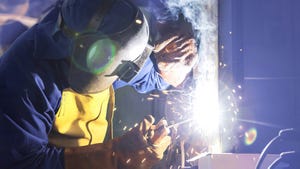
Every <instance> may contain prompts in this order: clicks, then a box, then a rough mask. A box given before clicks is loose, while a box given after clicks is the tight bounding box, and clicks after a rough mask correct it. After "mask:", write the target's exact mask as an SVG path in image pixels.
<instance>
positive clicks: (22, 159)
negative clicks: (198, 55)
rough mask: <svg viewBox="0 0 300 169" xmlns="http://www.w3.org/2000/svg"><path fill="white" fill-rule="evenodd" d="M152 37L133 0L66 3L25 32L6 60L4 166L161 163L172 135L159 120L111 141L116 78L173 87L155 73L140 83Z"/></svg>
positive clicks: (1, 66) (2, 69) (2, 73)
mask: <svg viewBox="0 0 300 169" xmlns="http://www.w3.org/2000/svg"><path fill="white" fill-rule="evenodd" d="M148 36H149V30H148V24H147V21H146V19H145V16H144V15H143V13H142V12H141V11H140V10H139V9H138V8H137V7H136V6H135V5H133V4H132V3H130V2H128V1H126V0H90V1H87V0H66V1H59V2H58V3H57V4H56V5H55V6H54V7H53V9H51V10H50V11H49V12H48V13H47V14H46V15H45V17H43V19H42V20H41V21H40V22H39V23H38V24H36V25H34V26H33V27H32V28H31V29H29V30H28V31H26V32H25V33H23V34H22V35H21V36H20V37H19V38H18V39H17V40H16V41H15V42H14V44H13V45H12V46H11V47H10V48H9V49H8V50H7V51H6V52H5V54H4V55H3V56H2V57H1V60H0V79H1V81H0V134H1V139H0V145H1V146H0V153H1V158H0V168H30V169H35V168H42V169H48V168H51V169H60V168H65V169H69V168H80V169H83V168H88V169H94V168H105V169H109V168H122V169H123V168H124V169H126V168H131V169H134V168H150V167H151V166H152V165H154V164H155V163H156V162H158V161H159V160H160V159H161V158H162V156H163V152H164V151H165V149H166V148H167V146H168V145H169V144H170V137H169V136H167V133H168V131H167V128H165V127H164V126H165V124H164V123H159V124H157V125H154V118H153V117H152V116H147V117H145V119H144V120H142V121H141V122H140V123H139V125H137V126H136V127H134V128H133V129H132V130H131V131H129V132H128V133H126V134H125V135H124V136H121V137H119V138H114V139H113V138H112V117H113V108H114V89H113V86H112V84H113V83H114V82H115V81H116V80H118V81H124V82H125V83H128V84H132V85H133V83H136V86H144V87H142V88H141V89H142V90H145V91H147V90H150V89H153V88H159V89H164V88H165V87H166V86H168V85H169V84H168V83H166V82H164V81H163V80H162V78H161V77H157V75H149V74H151V73H157V72H153V71H150V72H148V75H146V76H138V78H141V79H138V78H137V77H135V75H136V74H137V73H138V72H139V67H140V66H143V65H144V64H147V63H144V62H145V60H146V59H147V56H148V48H147V46H148V44H147V43H148ZM175 39H176V38H171V40H169V41H174V40H175ZM177 41H178V40H177ZM144 67H147V66H144ZM141 71H143V69H142V70H141ZM149 77H152V78H149ZM153 77H157V78H153ZM145 81H147V83H148V85H145V84H144V82H145ZM147 88H148V89H147ZM162 126H163V129H161V128H162ZM156 128H160V130H155V129H156ZM150 130H153V131H154V134H149V133H153V131H150ZM156 131H157V132H156ZM153 138H155V139H153Z"/></svg>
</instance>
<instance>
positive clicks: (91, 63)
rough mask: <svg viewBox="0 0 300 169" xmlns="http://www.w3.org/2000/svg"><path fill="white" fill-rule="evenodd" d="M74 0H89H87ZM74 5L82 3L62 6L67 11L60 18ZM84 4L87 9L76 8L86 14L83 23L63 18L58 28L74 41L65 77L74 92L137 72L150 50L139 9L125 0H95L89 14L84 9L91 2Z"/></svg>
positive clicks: (102, 86) (88, 90) (128, 77)
mask: <svg viewBox="0 0 300 169" xmlns="http://www.w3.org/2000/svg"><path fill="white" fill-rule="evenodd" d="M69 1H72V0H69ZM73 1H74V0H73ZM78 1H79V2H82V3H92V2H90V1H91V0H89V1H85V0H81V1H80V0H77V1H76V2H77V3H78ZM92 1H97V0H92ZM98 1H99V0H98ZM96 4H97V3H96ZM75 5H79V6H80V5H82V4H76V3H75V1H74V3H73V4H72V3H71V4H69V6H68V7H67V8H66V7H65V9H66V10H67V12H64V11H63V12H62V18H63V20H64V19H65V17H66V16H67V15H68V14H69V13H70V12H69V11H68V10H69V9H70V8H72V7H74V6H75ZM86 5H87V6H88V7H89V8H91V9H90V10H89V9H88V8H85V9H83V10H85V11H86V12H82V11H80V10H78V11H80V12H82V13H83V15H87V16H86V17H87V18H90V19H89V21H88V22H86V23H85V24H84V26H81V27H80V26H77V25H76V23H75V24H74V22H71V21H69V24H68V20H66V21H63V22H62V23H63V24H62V26H61V29H62V30H63V32H64V34H66V35H67V36H70V37H72V39H73V43H74V45H73V52H72V56H71V68H70V71H69V79H68V80H69V84H70V87H71V88H72V89H74V90H75V91H77V92H78V93H96V92H100V91H102V90H104V89H106V88H108V87H109V86H110V85H111V84H112V83H113V82H114V81H115V80H116V79H117V78H120V79H121V80H124V81H127V82H128V81H130V80H131V79H132V78H133V77H134V76H135V75H136V74H137V72H138V71H139V68H140V66H142V65H143V63H144V61H145V59H146V58H147V57H148V56H149V54H150V53H151V49H150V46H149V45H148V43H147V42H148V38H149V28H148V23H147V21H146V19H145V16H144V15H143V13H142V12H141V10H140V9H139V8H137V7H136V6H135V5H134V4H132V3H130V2H128V1H126V0H103V1H101V3H100V1H99V4H98V5H99V7H97V9H96V10H95V12H93V14H91V15H90V16H88V14H86V13H88V12H90V11H92V9H95V7H94V6H95V4H94V6H93V5H91V4H86ZM83 6H84V5H83ZM80 12H79V13H80ZM79 13H75V14H74V16H75V17H76V15H78V14H79ZM90 13H91V12H90ZM80 17H81V16H80ZM77 20H78V18H77ZM82 22H84V21H82ZM82 22H80V23H81V24H82ZM69 25H70V26H69Z"/></svg>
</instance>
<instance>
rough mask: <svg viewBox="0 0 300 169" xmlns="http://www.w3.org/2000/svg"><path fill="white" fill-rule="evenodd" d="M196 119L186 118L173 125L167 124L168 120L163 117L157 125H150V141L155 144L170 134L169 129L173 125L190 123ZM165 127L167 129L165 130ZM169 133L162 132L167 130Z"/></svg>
mask: <svg viewBox="0 0 300 169" xmlns="http://www.w3.org/2000/svg"><path fill="white" fill-rule="evenodd" d="M193 120H194V119H186V120H183V121H180V122H177V123H174V124H171V125H168V126H167V125H166V120H165V119H161V120H160V121H159V122H158V123H157V124H156V125H153V126H152V127H150V130H149V131H148V141H149V142H150V143H152V144H155V143H156V142H159V141H160V140H161V139H162V138H163V137H165V136H166V135H168V134H169V130H170V129H171V128H173V127H177V126H180V125H183V124H186V123H189V122H191V121H193ZM164 129H165V130H164ZM166 130H167V133H162V132H166Z"/></svg>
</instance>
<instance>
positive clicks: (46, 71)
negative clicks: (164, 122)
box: [0, 7, 169, 169]
mask: <svg viewBox="0 0 300 169" xmlns="http://www.w3.org/2000/svg"><path fill="white" fill-rule="evenodd" d="M59 12H60V8H59V7H56V8H54V9H52V11H51V12H50V13H49V14H48V15H47V16H46V17H45V18H44V19H43V20H42V21H41V22H40V23H38V24H36V25H34V26H33V27H32V28H31V29H29V30H28V31H26V32H25V33H23V34H22V35H21V36H20V37H19V38H18V39H17V40H16V41H15V42H14V44H13V45H12V46H11V47H10V48H9V49H8V50H7V51H6V53H5V54H4V55H3V56H2V57H0V168H1V169H6V168H13V169H22V168H28V169H37V168H39V169H62V168H64V160H63V158H64V157H63V151H64V150H63V148H59V147H55V146H52V145H50V144H49V143H48V134H49V132H50V131H51V128H52V124H53V123H54V117H55V114H56V112H57V110H58V108H59V106H60V100H61V97H62V95H61V94H62V91H63V90H64V89H65V88H68V87H69V84H68V81H67V75H68V70H69V60H70V58H69V57H70V51H71V45H72V40H71V39H68V38H67V37H66V36H64V35H63V33H62V32H61V31H60V30H59V29H58V25H57V24H58V21H57V19H58V16H59ZM125 85H131V86H133V87H134V88H135V89H136V90H137V91H138V92H141V93H145V92H148V91H151V90H153V89H165V88H167V87H168V86H169V85H168V84H167V83H165V82H164V81H163V80H162V79H161V78H160V76H159V75H158V73H157V71H156V70H155V67H154V66H153V63H152V61H151V58H149V59H148V60H147V61H146V63H145V65H144V67H143V68H142V69H141V71H140V72H139V74H138V75H137V76H136V77H135V78H134V79H133V80H131V81H130V82H129V83H125V82H122V81H120V80H118V81H116V82H115V84H114V87H115V88H119V87H122V86H125Z"/></svg>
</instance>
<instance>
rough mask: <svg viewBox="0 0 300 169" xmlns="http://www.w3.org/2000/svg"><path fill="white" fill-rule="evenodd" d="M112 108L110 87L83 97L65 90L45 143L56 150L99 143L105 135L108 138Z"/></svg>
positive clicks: (112, 99) (70, 90)
mask: <svg viewBox="0 0 300 169" xmlns="http://www.w3.org/2000/svg"><path fill="white" fill-rule="evenodd" d="M113 107H114V91H113V88H112V87H110V88H108V89H106V90H104V91H102V92H99V93H95V94H85V95H82V94H78V93H76V92H75V91H73V90H72V89H69V88H68V89H65V90H64V91H63V93H62V100H61V104H60V107H59V110H58V112H57V113H56V116H55V121H54V124H53V127H52V131H51V132H50V134H49V136H48V138H49V142H50V143H51V144H53V145H56V146H59V147H77V146H85V145H91V144H95V143H102V142H103V141H104V139H105V137H106V136H107V134H108V135H110V137H112V116H113ZM108 126H109V127H108Z"/></svg>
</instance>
